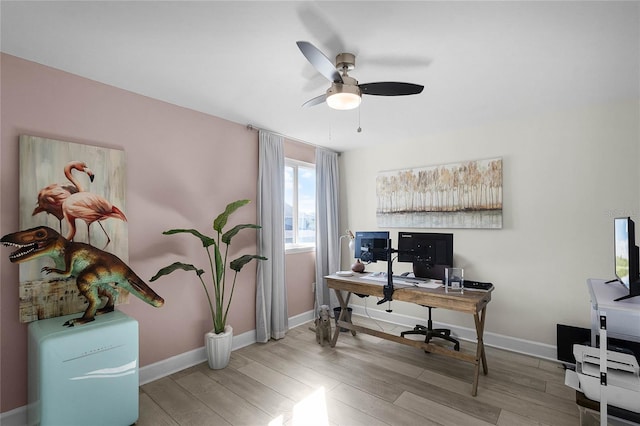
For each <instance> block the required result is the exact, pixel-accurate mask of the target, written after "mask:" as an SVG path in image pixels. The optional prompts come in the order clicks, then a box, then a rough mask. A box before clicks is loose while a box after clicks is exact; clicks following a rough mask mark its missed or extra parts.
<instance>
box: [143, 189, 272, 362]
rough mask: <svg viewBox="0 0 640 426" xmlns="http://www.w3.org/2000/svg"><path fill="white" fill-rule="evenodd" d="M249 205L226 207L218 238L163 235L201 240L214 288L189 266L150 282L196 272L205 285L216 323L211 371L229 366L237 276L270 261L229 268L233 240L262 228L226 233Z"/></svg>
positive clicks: (209, 339)
mask: <svg viewBox="0 0 640 426" xmlns="http://www.w3.org/2000/svg"><path fill="white" fill-rule="evenodd" d="M249 202H250V201H249V200H238V201H235V202H232V203H230V204H229V205H227V207H226V209H225V211H224V212H222V213H221V214H220V215H218V217H217V218H216V219H215V220H214V221H213V229H214V231H216V234H217V235H216V236H215V237H209V236H207V235H204V234H202V233H200V232H199V231H197V230H195V229H171V230H169V231H165V232H163V234H165V235H172V234H180V233H187V234H191V235H194V236H195V237H197V238H199V239H200V241H201V242H202V246H203V247H204V249H205V250H206V252H207V256H208V257H209V270H210V274H211V280H210V282H209V284H210V285H211V288H209V287H208V285H207V283H206V282H205V280H204V278H203V275H205V271H204V270H203V269H200V268H197V267H196V266H194V265H192V264H189V263H183V262H175V263H172V264H171V265H169V266H165V267H164V268H162V269H160V270H159V271H158V272H157V273H156V274H155V275H154V276H153V278H151V281H155V280H157V279H158V278H160V277H161V276H163V275H169V274H170V273H172V272H174V271H176V270H183V271H193V272H195V274H196V275H197V276H198V279H199V280H200V283H201V284H202V288H203V289H204V292H205V294H206V296H207V302H208V303H209V310H210V312H211V320H212V322H213V330H212V331H211V332H209V333H206V334H205V347H206V350H207V359H208V361H209V367H210V368H212V369H219V368H224V367H226V366H227V364H228V363H229V356H230V354H231V343H232V340H233V328H232V327H231V326H230V325H228V324H227V314H228V313H229V306H230V305H231V299H232V298H233V290H234V289H235V286H236V278H237V276H238V272H240V270H241V269H242V268H243V267H244V265H246V264H247V263H249V262H251V261H252V260H253V259H257V260H267V258H266V257H263V256H258V255H255V254H245V255H242V256H240V257H239V258H237V259H235V260H232V261H231V262H229V265H228V268H227V255H228V253H229V246H230V245H231V239H232V238H233V237H234V236H235V235H236V234H237V233H238V232H239V231H241V230H242V229H245V228H250V229H259V228H261V227H260V226H258V225H253V224H242V225H236V226H234V227H233V228H231V229H229V230H228V231H226V232H225V231H224V227H225V226H226V225H227V220H228V219H229V216H230V215H231V214H232V213H233V212H235V211H236V210H238V209H239V208H240V207H242V206H244V205H245V204H248V203H249ZM211 247H213V256H212V253H211ZM227 269H230V270H232V271H233V281H232V283H231V288H230V289H228V287H227V274H228V271H227ZM212 291H213V295H212ZM227 291H228V295H227ZM212 296H213V297H212Z"/></svg>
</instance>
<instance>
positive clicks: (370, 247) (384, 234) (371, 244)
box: [353, 231, 389, 262]
mask: <svg viewBox="0 0 640 426" xmlns="http://www.w3.org/2000/svg"><path fill="white" fill-rule="evenodd" d="M388 241H389V232H388V231H373V232H365V231H356V238H355V246H356V248H355V253H354V256H353V257H355V258H356V259H360V260H362V261H363V262H377V261H378V260H383V261H384V260H387V251H386V248H387V242H388Z"/></svg>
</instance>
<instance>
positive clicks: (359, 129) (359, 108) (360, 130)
mask: <svg viewBox="0 0 640 426" xmlns="http://www.w3.org/2000/svg"><path fill="white" fill-rule="evenodd" d="M361 109H362V105H360V107H358V133H360V132H362V127H360V110H361Z"/></svg>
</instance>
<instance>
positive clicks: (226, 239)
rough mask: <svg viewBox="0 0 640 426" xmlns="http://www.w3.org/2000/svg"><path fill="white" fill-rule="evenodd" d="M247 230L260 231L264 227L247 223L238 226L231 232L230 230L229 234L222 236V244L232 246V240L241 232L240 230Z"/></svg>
mask: <svg viewBox="0 0 640 426" xmlns="http://www.w3.org/2000/svg"><path fill="white" fill-rule="evenodd" d="M245 228H253V229H260V228H262V226H259V225H253V224H250V223H245V224H244V225H236V226H234V227H233V228H231V229H230V230H228V231H227V232H225V233H224V234H222V242H223V243H225V244H231V238H233V236H234V235H236V234H237V233H238V232H240V230H242V229H245Z"/></svg>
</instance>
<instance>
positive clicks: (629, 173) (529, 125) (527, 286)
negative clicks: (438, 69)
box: [341, 100, 640, 345]
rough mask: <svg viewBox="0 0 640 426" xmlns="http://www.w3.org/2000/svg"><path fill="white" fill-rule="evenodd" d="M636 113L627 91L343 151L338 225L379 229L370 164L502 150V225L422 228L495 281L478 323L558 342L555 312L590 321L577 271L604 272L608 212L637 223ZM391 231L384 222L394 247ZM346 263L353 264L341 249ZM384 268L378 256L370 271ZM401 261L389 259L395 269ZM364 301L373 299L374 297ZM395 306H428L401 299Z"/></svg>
mask: <svg viewBox="0 0 640 426" xmlns="http://www.w3.org/2000/svg"><path fill="white" fill-rule="evenodd" d="M425 119H428V117H425ZM638 123H639V108H638V105H637V100H636V102H629V103H627V104H615V105H600V106H597V107H585V108H583V109H580V110H572V111H555V112H554V111H550V112H549V113H547V114H545V115H542V116H536V117H527V118H523V119H514V120H512V121H509V122H501V123H494V124H493V125H491V126H486V127H483V128H475V129H466V130H461V131H459V132H456V133H450V134H442V135H436V136H433V135H425V137H424V139H422V140H418V141H412V142H407V143H392V144H389V145H386V146H379V147H369V148H367V149H361V150H354V151H349V152H346V153H344V154H343V155H342V156H341V177H342V185H343V191H342V211H341V220H342V226H341V229H345V228H349V229H351V230H354V231H355V230H360V231H368V230H377V229H379V228H378V227H377V223H376V215H375V211H376V204H375V203H376V198H375V178H376V174H377V172H378V171H382V170H397V169H404V168H410V167H419V166H428V165H437V164H447V163H453V162H459V161H464V160H474V159H483V158H491V157H502V158H503V168H504V175H503V187H504V197H503V209H504V210H503V214H504V216H503V229H501V230H485V229H479V230H474V229H453V230H452V229H437V230H434V229H429V230H424V231H425V232H439V231H441V232H453V234H454V261H455V263H456V265H457V266H463V267H464V268H465V276H467V277H469V278H473V279H476V280H480V281H491V282H493V283H494V284H495V286H496V290H495V291H494V293H493V299H492V302H491V303H490V304H489V307H488V310H487V323H486V331H487V332H490V333H497V334H500V335H503V336H509V337H513V338H516V339H524V340H527V341H531V342H538V343H543V344H548V345H555V342H556V323H562V324H571V325H576V326H582V327H587V326H588V325H589V297H588V292H587V287H586V279H587V278H589V277H595V278H613V218H614V217H617V216H627V215H628V216H631V217H632V218H634V219H636V221H637V222H639V223H640V209H639V206H640V203H639V179H638V177H639V176H638V173H639V172H638V159H639V150H638V146H639V140H640V130H639V124H638ZM390 125H392V124H390ZM365 131H366V130H365ZM398 230H400V229H389V231H391V238H392V239H393V240H394V247H395V246H397V245H396V243H397V241H395V240H397V231H398ZM413 230H414V231H419V230H418V229H413ZM343 263H344V264H345V265H346V264H350V263H351V259H348V258H347V255H346V254H344V255H343ZM385 268H386V265H385V263H378V264H377V265H369V266H368V267H367V270H385ZM409 269H410V264H403V263H400V264H396V263H394V272H396V273H397V272H402V271H404V270H409ZM352 303H353V304H362V303H363V300H362V299H359V298H357V297H355V298H353V299H352ZM367 307H368V309H381V307H376V305H375V300H371V301H367ZM384 307H385V308H386V304H385V306H384ZM392 308H393V310H394V313H395V314H406V315H411V316H416V317H425V315H426V310H425V309H424V308H420V307H418V306H413V305H410V304H405V303H402V302H393V303H392ZM434 320H437V321H441V322H445V323H449V324H454V325H458V326H461V327H473V320H472V318H471V317H470V316H468V315H461V314H457V313H455V312H450V311H445V310H438V311H435V312H434Z"/></svg>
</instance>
